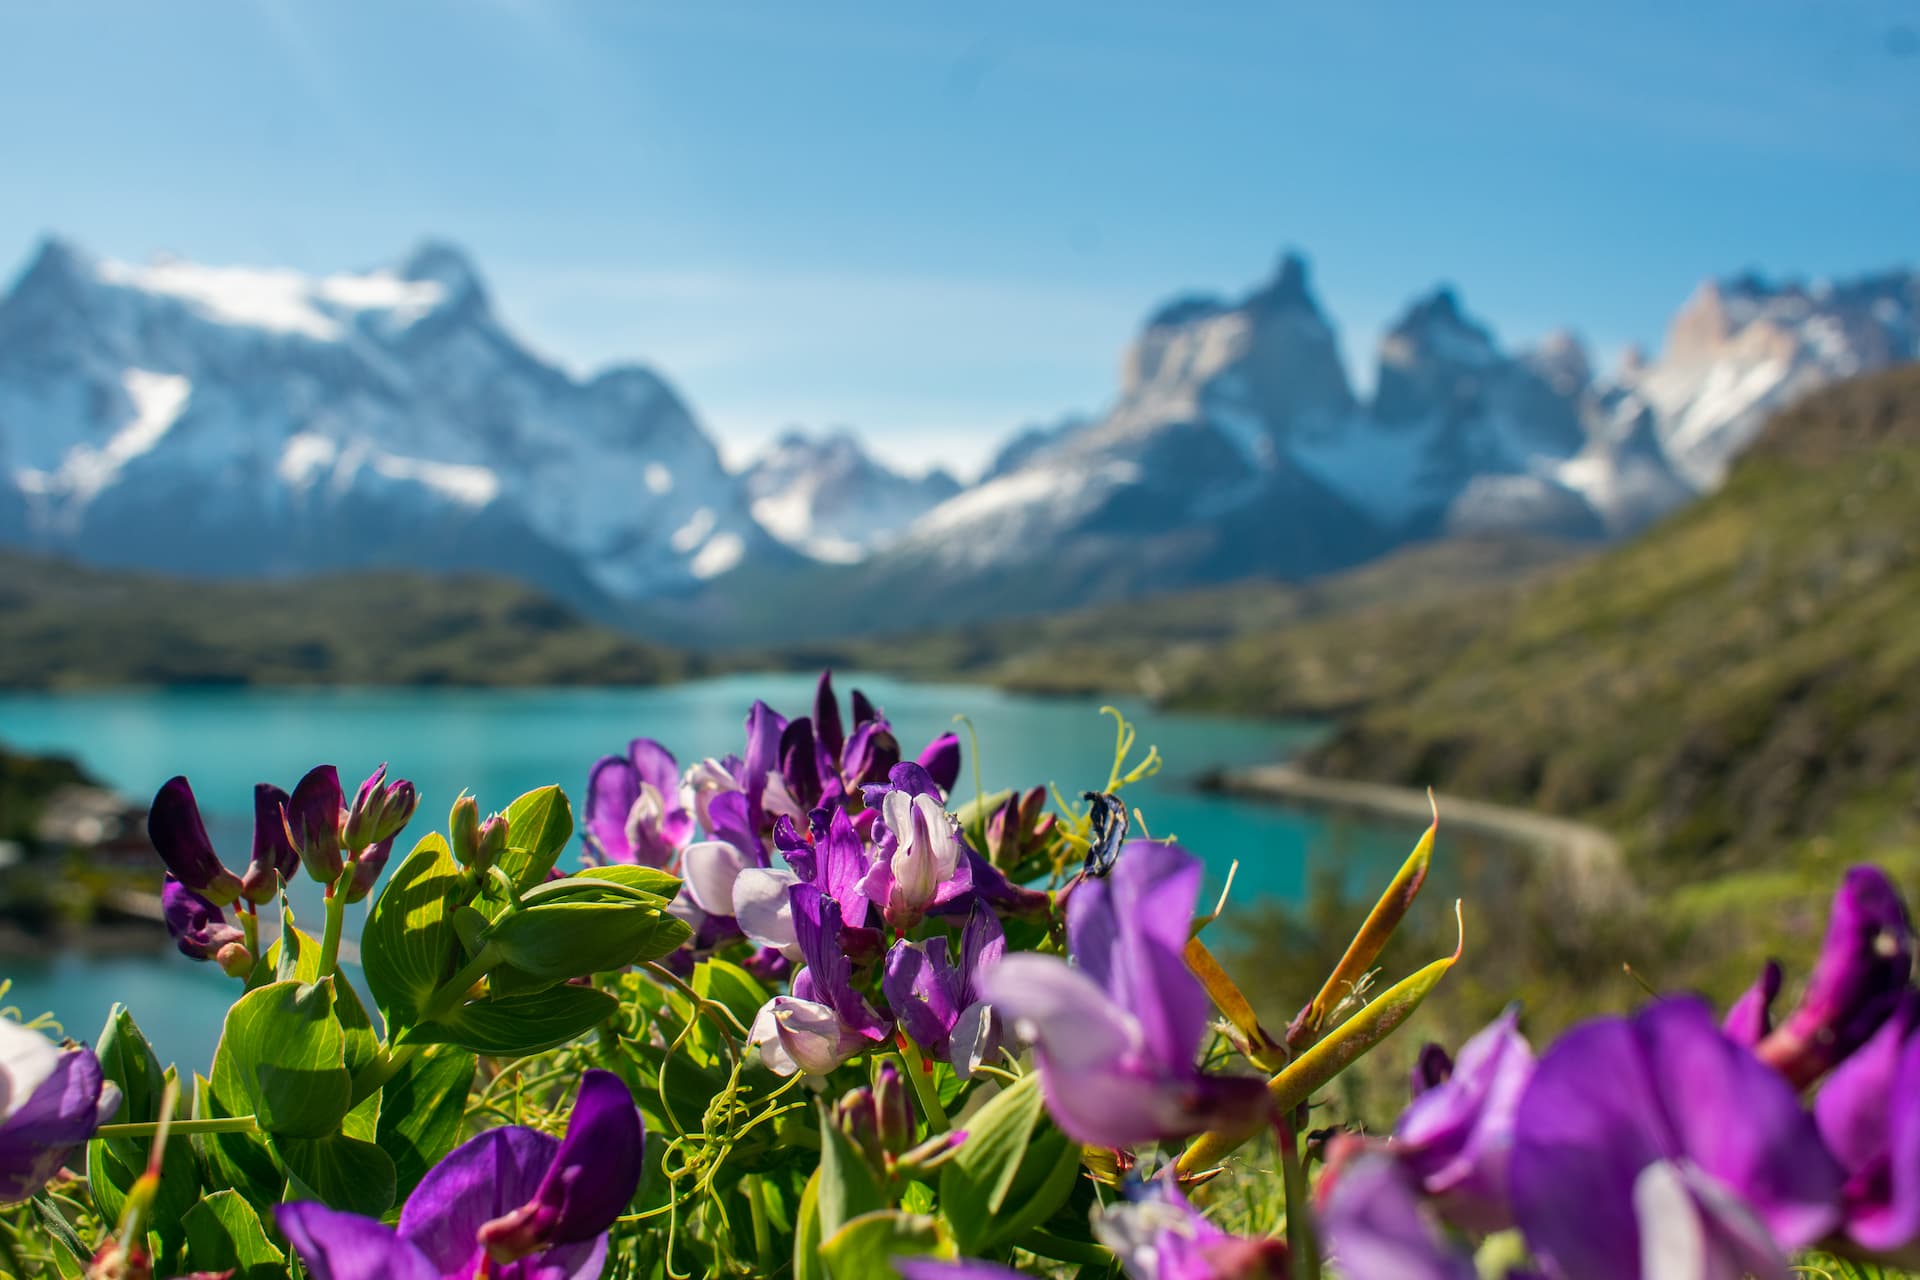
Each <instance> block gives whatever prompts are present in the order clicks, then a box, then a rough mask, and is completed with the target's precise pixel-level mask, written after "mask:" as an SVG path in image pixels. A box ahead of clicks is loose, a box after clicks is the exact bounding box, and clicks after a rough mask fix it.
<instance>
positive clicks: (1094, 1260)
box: [1013, 1227, 1113, 1267]
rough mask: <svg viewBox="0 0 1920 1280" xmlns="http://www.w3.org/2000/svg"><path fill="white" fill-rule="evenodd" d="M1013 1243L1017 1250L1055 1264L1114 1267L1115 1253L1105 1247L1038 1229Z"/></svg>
mask: <svg viewBox="0 0 1920 1280" xmlns="http://www.w3.org/2000/svg"><path fill="white" fill-rule="evenodd" d="M1013 1243H1014V1247H1015V1248H1019V1249H1025V1250H1026V1251H1027V1252H1028V1253H1031V1254H1036V1255H1038V1256H1039V1257H1042V1258H1051V1259H1053V1260H1054V1261H1055V1262H1078V1263H1081V1264H1082V1265H1087V1266H1095V1267H1110V1266H1112V1265H1113V1251H1112V1250H1111V1249H1108V1248H1107V1247H1106V1246H1105V1245H1099V1244H1090V1243H1088V1242H1087V1241H1085V1240H1068V1239H1065V1238H1063V1237H1061V1236H1056V1235H1053V1234H1051V1233H1049V1232H1046V1231H1042V1230H1040V1228H1038V1227H1035V1228H1034V1229H1033V1230H1031V1231H1029V1232H1027V1233H1026V1234H1025V1235H1022V1236H1019V1237H1017V1238H1016V1239H1015V1240H1014V1242H1013Z"/></svg>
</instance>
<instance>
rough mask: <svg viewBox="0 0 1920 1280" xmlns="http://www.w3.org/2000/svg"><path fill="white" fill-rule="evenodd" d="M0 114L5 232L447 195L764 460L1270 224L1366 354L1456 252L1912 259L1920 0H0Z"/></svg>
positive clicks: (916, 437) (1252, 252)
mask: <svg viewBox="0 0 1920 1280" xmlns="http://www.w3.org/2000/svg"><path fill="white" fill-rule="evenodd" d="M0 113H4V118H5V119H6V120H7V121H8V128H7V129H6V131H5V133H4V135H0V184H4V189H5V191H6V195H5V198H4V199H0V261H7V262H13V263H17V262H19V261H20V260H22V259H24V257H25V255H26V254H27V252H28V251H29V248H30V246H31V245H32V243H33V241H34V239H35V238H36V237H37V236H38V235H40V234H41V233H42V232H44V231H48V230H57V231H59V232H62V233H64V234H66V235H69V236H71V237H73V238H74V239H76V240H78V241H80V242H81V243H83V244H85V245H88V246H89V247H92V248H94V249H95V250H97V251H99V252H102V253H106V254H109V255H112V256H117V257H129V258H144V257H146V256H148V255H149V254H151V253H153V252H155V251H159V250H164V251H169V252H175V253H180V254H185V255H188V256H192V257H196V258H201V259H205V260H208V261H214V262H256V263H257V262H273V263H284V264H289V265H293V266H298V267H302V268H307V269H314V270H331V269H338V268H342V267H351V266H362V265H368V264H372V263H376V262H379V261H382V260H385V259H389V258H392V257H394V256H397V255H398V254H399V253H400V252H401V251H402V250H403V249H404V248H405V247H406V246H407V245H408V244H409V243H411V242H412V241H414V240H416V239H418V238H420V237H422V236H424V235H428V234H433V235H439V236H445V237H448V238H451V239H453V240H455V241H458V242H460V243H462V244H464V245H466V246H467V247H468V248H469V249H470V250H471V251H472V252H473V253H474V254H475V256H476V257H477V259H478V260H479V262H480V264H481V266H482V268H483V270H484V271H485V272H486V273H487V275H488V277H489V279H490V281H491V283H492V285H493V288H494V292H495V295H496V298H497V300H498V304H499V306H500V309H501V310H502V312H503V313H504V314H505V316H506V317H507V319H508V320H509V321H510V323H512V324H513V325H514V327H515V328H516V329H517V330H518V331H519V332H520V333H521V334H523V335H524V336H525V337H527V338H528V339H529V340H531V341H532V342H533V343H534V344H535V345H536V346H538V347H539V348H540V349H542V350H543V351H545V352H547V353H548V354H550V355H552V356H554V357H556V358H558V359H561V360H563V361H564V362H566V363H567V364H569V365H572V366H575V367H578V368H588V367H592V366H594V365H598V364H601V363H605V362H608V361H612V360H615V359H625V358H637V359H641V360H645V361H648V362H650V363H653V364H655V365H657V366H658V367H660V368H661V369H662V370H663V371H664V372H666V373H667V375H668V376H669V377H671V378H672V379H673V380H674V381H675V382H676V383H677V384H678V385H679V386H680V387H681V388H682V390H683V391H684V392H685V393H686V394H687V396H688V398H689V399H690V400H691V402H692V403H693V405H694V406H695V408H696V410H697V411H698V412H699V413H700V415H701V416H702V417H703V419H704V420H705V421H706V422H707V423H708V424H709V426H710V427H711V428H712V429H713V430H714V432H715V433H716V435H718V436H719V437H720V438H721V439H722V441H723V443H725V445H726V446H727V447H728V449H729V451H730V452H732V453H734V454H735V455H738V454H739V453H740V452H741V451H742V450H744V449H746V448H749V447H750V446H751V445H752V444H754V443H755V442H756V441H759V440H761V439H764V438H765V437H766V436H768V435H769V434H771V433H772V432H774V431H776V430H778V429H779V428H780V427H782V426H784V425H786V424H789V423H803V424H808V425H816V426H817V425H825V424H830V423H847V424H851V425H853V426H855V427H857V428H859V429H860V430H862V431H863V432H864V433H865V434H866V435H867V436H868V437H869V438H870V440H872V441H873V443H874V444H875V445H876V446H877V447H878V448H879V449H880V450H881V451H883V452H885V453H887V454H889V455H891V456H893V457H895V458H897V459H902V460H906V461H909V462H911V463H914V464H916V465H922V466H923V465H927V464H928V463H931V462H935V461H940V462H948V463H958V464H960V465H962V466H967V465H971V464H973V463H976V462H977V461H978V460H979V459H980V458H981V457H982V456H983V454H984V453H985V451H986V450H987V449H988V448H989V447H990V446H991V443H992V442H993V441H994V440H995V439H997V438H999V437H1001V436H1004V435H1005V434H1006V433H1008V432H1009V431H1011V430H1012V429H1014V428H1015V427H1017V426H1019V425H1021V424H1023V423H1027V422H1032V421H1037V420H1044V419H1048V418H1052V417H1055V416H1057V415H1059V414H1061V413H1063V412H1066V411H1070V410H1087V409H1096V408H1098V407H1099V406H1100V405H1102V404H1103V403H1104V402H1105V401H1106V400H1107V399H1108V398H1109V397H1110V395H1111V394H1112V391H1113V386H1114V380H1115V374H1116V369H1117V366H1118V361H1119V356H1120V352H1121V348H1122V346H1123V345H1124V343H1125V342H1126V341H1127V339H1128V338H1129V336H1130V335H1131V333H1132V332H1133V330H1134V328H1135V326H1136V325H1137V324H1138V323H1139V321H1140V319H1141V317H1142V316H1143V315H1145V314H1146V312H1147V311H1149V310H1150V309H1151V308H1152V306H1153V305H1154V304H1155V303H1156V302H1157V301H1159V300H1160V299H1162V298H1164V297H1166V296H1168V295H1170V294H1174V293H1179V292H1184V291H1188V290H1193V289H1206V290H1218V291H1224V292H1238V291H1240V290H1242V289H1244V288H1246V287H1248V286H1249V285H1251V284H1253V283H1254V282H1255V281H1256V280H1258V279H1259V278H1260V277H1261V276H1262V275H1264V274H1265V273H1266V272H1267V271H1268V270H1269V269H1270V267H1271V264H1272V263H1273V261H1274V259H1275V257H1276V255H1277V254H1278V252H1279V251H1280V250H1281V248H1282V247H1284V246H1287V245H1295V246H1298V247H1300V248H1301V249H1303V250H1304V251H1305V252H1306V253H1307V254H1308V255H1309V256H1310V257H1311V258H1312V260H1313V263H1314V268H1315V281H1316V285H1317V287H1318V289H1319V291H1320V293H1321V296H1322V298H1323V301H1324V302H1325V303H1326V304H1327V306H1328V308H1329V310H1330V311H1331V312H1332V313H1333V315H1334V317H1335V320H1336V322H1337V323H1338V324H1339V326H1340V328H1341V331H1342V334H1343V340H1344V344H1345V347H1346V351H1347V354H1348V360H1349V363H1350V365H1352V366H1354V368H1355V370H1356V373H1357V374H1358V375H1359V376H1360V377H1361V378H1362V379H1363V380H1364V379H1365V378H1366V377H1367V376H1368V374H1367V372H1366V367H1367V366H1369V365H1370V364H1371V361H1372V352H1373V346H1374V343H1375V340H1376V339H1377V337H1378V334H1379V331H1380V329H1381V328H1382V327H1383V326H1384V325H1385V324H1387V323H1388V322H1390V320H1391V318H1392V316H1393V313H1394V312H1395V311H1396V310H1397V309H1398V308H1399V307H1400V306H1402V305H1403V304H1404V303H1405V302H1406V300H1407V299H1408V298H1409V297H1410V296H1411V295H1413V294H1414V293H1416V292H1418V291H1420V290H1423V289H1425V288H1427V287H1429V286H1430V285H1432V284H1433V283H1435V282H1436V281H1439V280H1442V279H1445V280H1451V281H1453V282H1455V283H1456V284H1458V285H1459V286H1460V288H1461V289H1462V291H1463V295H1464V298H1465V300H1466V302H1467V305H1468V306H1469V308H1470V309H1471V310H1473V311H1474V312H1475V313H1477V314H1478V315H1480V316H1481V317H1482V318H1484V319H1486V320H1487V321H1489V322H1490V323H1491V324H1492V325H1493V327H1494V328H1495V330H1496V332H1497V333H1498V334H1499V335H1500V336H1501V337H1502V338H1503V339H1505V340H1507V341H1510V342H1522V341H1526V340H1529V339H1532V338H1536V337H1538V336H1539V335H1540V334H1541V333H1543V332H1545V331H1546V330H1548V329H1550V328H1552V327H1554V326H1557V325H1561V324H1573V325H1574V326H1576V327H1577V328H1578V329H1579V330H1580V331H1581V332H1582V333H1583V334H1584V335H1585V336H1586V337H1587V338H1588V339H1589V341H1590V342H1592V343H1593V344H1594V346H1595V347H1596V349H1597V350H1598V352H1599V353H1600V354H1601V355H1602V357H1608V356H1611V355H1612V354H1614V353H1615V352H1617V350H1618V348H1619V347H1620V346H1621V345H1622V344H1624V343H1626V342H1628V341H1633V340H1640V341H1646V342H1649V343H1657V342H1658V340H1659V337H1660V334H1661V332H1662V330H1663V328H1664V326H1665V323H1666V320H1667V317H1668V316H1669V315H1670V314H1671V312H1672V310H1673V308H1674V307H1675V306H1676V305H1677V304H1678V303H1679V302H1680V301H1681V300H1682V299H1683V298H1684V297H1685V296H1686V294H1687V292H1688V291H1689V290H1690V289H1691V288H1692V286H1693V284H1694V283H1695V282H1696V281H1697V280H1699V279H1700V278H1702V277H1703V276H1706V275H1710V274H1724V273H1728V272H1731V271H1734V270H1737V269H1741V268H1744V267H1748V266H1756V267H1759V268H1761V269H1763V270H1765V271H1768V272H1770V273H1780V274H1808V275H1837V274H1847V273H1851V272H1855V271H1859V270H1863V269H1868V268H1873V267H1878V266H1884V265H1889V264H1894V263H1902V262H1912V261H1914V260H1915V259H1916V258H1920V141H1917V140H1920V0H1818V2H1802V0H1742V2H1740V3H1724V2H1722V0H1684V2H1677V0H1661V2H1659V3H1650V2H1645V0H1615V2H1614V3H1611V4H1607V5H1595V4H1577V5H1576V4H1566V3H1558V2H1557V0H1526V2H1523V3H1492V2H1490V0H1406V2H1401V0H1377V2H1370V0H1346V2H1345V3H1339V2H1335V0H1323V2H1321V3H1315V4H1305V3H1296V2H1295V0H1265V2H1264V3H1230V2H1228V0H1211V2H1203V0H1189V2H1187V3H1180V4H1173V5H1168V4H1134V3H1127V2H1124V0H1107V2H1106V3H1077V2H1068V0H1053V2H1047V0H1042V2H1040V3H1035V2H1034V0H1025V2H1024V3H998V2H997V0H969V2H968V3H964V4H961V3H950V2H949V3H934V2H933V0H886V2H884V3H882V2H879V0H876V2H874V3H867V4H850V3H837V2H835V0H785V2H783V3H758V2H757V0H712V2H708V0H675V2H674V3H671V4H660V3H650V2H644V0H593V2H588V0H578V2H574V0H406V2H405V3H393V2H391V0H327V2H326V3H320V2H319V0H313V2H311V3H277V2H268V0H257V2H254V3H239V2H237V0H236V2H233V3H218V4H216V3H200V4H191V3H164V4H163V3H155V2H154V0H137V2H135V0H128V2H126V3H114V4H109V3H94V2H92V0H64V2H63V3H59V4H27V3H15V4H11V5H4V6H0Z"/></svg>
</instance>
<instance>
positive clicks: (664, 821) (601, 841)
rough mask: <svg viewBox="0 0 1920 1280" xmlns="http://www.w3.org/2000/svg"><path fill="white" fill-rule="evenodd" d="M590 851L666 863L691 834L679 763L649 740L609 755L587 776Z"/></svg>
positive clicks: (605, 858) (610, 858) (604, 857)
mask: <svg viewBox="0 0 1920 1280" xmlns="http://www.w3.org/2000/svg"><path fill="white" fill-rule="evenodd" d="M586 828H587V829H586V836H585V838H586V842H587V849H588V850H589V852H590V853H592V855H593V856H594V857H595V858H597V859H599V860H600V861H602V862H637V863H643V864H645V865H646V866H650V867H664V866H666V865H667V864H668V863H669V862H671V861H673V856H674V854H675V853H677V852H678V851H679V849H680V847H681V846H682V845H684V844H685V843H686V842H687V838H688V837H689V836H691V835H692V834H693V815H692V814H690V813H688V812H687V810H686V809H685V807H684V806H683V805H682V804H681V802H680V767H679V765H678V764H676V763H675V762H674V758H673V754H672V753H671V752H669V751H668V750H667V749H666V748H665V747H663V746H661V745H660V744H659V743H657V742H655V741H653V740H652V739H651V738H635V739H634V740H633V741H632V742H630V743H628V744H627V754H626V755H624V756H605V757H602V758H601V760H600V761H599V762H598V763H597V764H595V765H594V766H593V772H592V773H591V774H589V775H588V777H587V820H586Z"/></svg>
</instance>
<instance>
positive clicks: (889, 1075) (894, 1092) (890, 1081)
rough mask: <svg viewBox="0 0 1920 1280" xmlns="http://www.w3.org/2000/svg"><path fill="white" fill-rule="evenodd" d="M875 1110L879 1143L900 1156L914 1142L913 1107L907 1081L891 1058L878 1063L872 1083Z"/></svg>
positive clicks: (890, 1152)
mask: <svg viewBox="0 0 1920 1280" xmlns="http://www.w3.org/2000/svg"><path fill="white" fill-rule="evenodd" d="M873 1103H874V1111H875V1114H876V1116H877V1118H878V1120H879V1123H880V1146H881V1148H882V1149H883V1150H885V1151H886V1152H887V1153H888V1154H889V1155H895V1156H897V1155H899V1154H900V1153H901V1152H902V1151H905V1150H906V1149H907V1147H908V1145H909V1144H911V1143H912V1142H913V1107H912V1105H911V1104H910V1103H909V1102H908V1101H907V1082H906V1081H904V1080H902V1079H901V1078H900V1068H898V1067H896V1066H894V1065H893V1063H892V1062H891V1061H887V1062H882V1063H881V1064H880V1078H879V1079H878V1080H876V1081H875V1082H874V1086H873Z"/></svg>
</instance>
